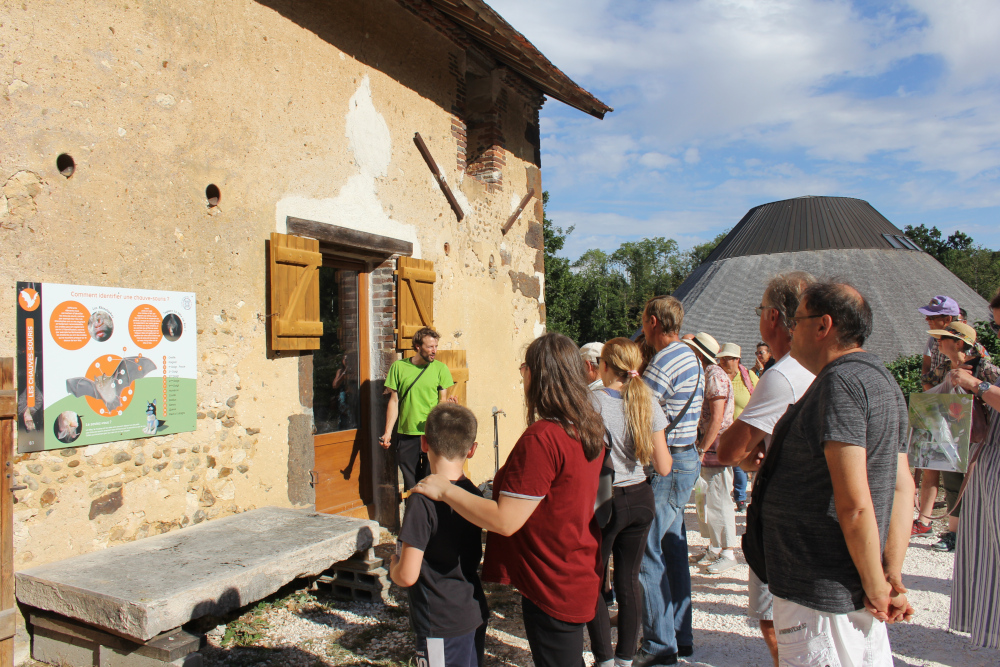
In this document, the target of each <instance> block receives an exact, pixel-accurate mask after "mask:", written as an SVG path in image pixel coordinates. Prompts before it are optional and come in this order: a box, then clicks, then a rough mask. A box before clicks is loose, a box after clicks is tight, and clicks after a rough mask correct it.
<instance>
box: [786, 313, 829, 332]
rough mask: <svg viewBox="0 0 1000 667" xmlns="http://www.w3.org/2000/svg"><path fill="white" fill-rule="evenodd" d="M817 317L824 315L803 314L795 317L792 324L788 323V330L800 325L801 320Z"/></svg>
mask: <svg viewBox="0 0 1000 667" xmlns="http://www.w3.org/2000/svg"><path fill="white" fill-rule="evenodd" d="M817 317H823V316H822V315H801V316H799V317H793V318H792V322H791V324H789V325H788V330H789V331H793V330H794V329H795V327H797V326H799V322H800V321H801V320H811V319H814V318H817Z"/></svg>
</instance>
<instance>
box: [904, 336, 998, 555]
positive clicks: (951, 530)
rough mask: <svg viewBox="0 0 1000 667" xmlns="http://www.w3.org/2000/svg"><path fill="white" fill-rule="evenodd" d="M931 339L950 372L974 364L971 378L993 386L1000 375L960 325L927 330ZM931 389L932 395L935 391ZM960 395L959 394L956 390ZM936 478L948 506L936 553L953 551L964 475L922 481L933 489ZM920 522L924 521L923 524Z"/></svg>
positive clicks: (930, 505) (926, 475) (928, 501)
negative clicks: (946, 529) (945, 358)
mask: <svg viewBox="0 0 1000 667" xmlns="http://www.w3.org/2000/svg"><path fill="white" fill-rule="evenodd" d="M927 333H929V334H930V335H931V336H932V337H933V338H935V339H936V340H937V341H938V347H939V349H940V350H941V353H942V354H943V355H945V356H946V357H948V359H949V361H950V362H951V368H962V367H963V366H966V365H967V364H970V363H974V364H975V369H974V373H973V375H974V377H975V378H976V379H978V380H979V381H986V382H990V383H993V382H996V380H997V376H998V375H1000V369H998V368H997V367H996V366H994V365H993V364H992V363H991V362H990V361H989V360H987V359H986V358H981V357H978V355H977V354H976V347H975V346H976V330H975V329H973V328H972V327H970V326H969V325H968V324H965V323H964V322H952V323H951V324H949V325H948V326H946V327H945V328H944V329H931V330H930V331H928V332H927ZM945 383H948V390H951V384H950V383H951V380H950V378H949V376H945V380H944V383H942V384H945ZM938 386H939V387H941V385H938ZM939 390H940V389H935V390H934V391H939ZM959 391H960V392H961V390H959ZM938 475H940V481H941V484H942V486H944V498H945V502H946V504H947V506H948V532H946V533H945V534H944V535H942V536H941V541H940V542H937V543H935V544H933V545H932V546H931V548H932V549H935V550H937V551H954V550H955V540H956V534H957V531H958V517H959V514H960V513H961V507H956V504H957V502H958V492H959V490H960V489H961V487H962V480H963V479H965V475H964V474H962V473H960V472H951V471H940V472H939V471H937V470H924V471H923V479H924V480H925V481H926V482H927V483H928V484H930V485H931V486H933V487H934V488H937V483H936V482H937V480H935V479H934V478H935V477H937V476H938ZM928 495H929V494H921V496H920V507H919V510H920V517H919V518H918V519H917V520H918V521H920V523H921V524H922V525H928V524H929V523H930V519H931V512H932V511H933V509H934V500H935V499H936V498H935V497H927V496H928ZM923 519H926V520H927V523H926V524H924V522H923V521H922V520H923Z"/></svg>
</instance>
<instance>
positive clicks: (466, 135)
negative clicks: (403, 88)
mask: <svg viewBox="0 0 1000 667" xmlns="http://www.w3.org/2000/svg"><path fill="white" fill-rule="evenodd" d="M397 1H398V2H399V4H400V5H402V6H403V7H404V8H406V9H407V10H408V11H410V12H411V13H413V14H414V15H416V16H417V17H419V18H420V19H422V20H423V21H424V22H425V23H427V24H428V25H430V26H432V27H433V28H434V29H435V30H437V31H438V32H440V33H441V34H442V35H444V36H445V37H447V38H448V39H449V40H451V42H452V43H453V44H455V45H456V46H458V47H459V48H461V49H462V50H463V51H466V52H467V51H469V50H475V51H477V52H480V49H479V47H478V45H477V44H476V43H475V42H474V41H473V40H472V39H471V38H470V37H469V35H468V33H466V32H465V31H464V30H463V29H462V28H461V27H459V26H458V25H456V24H455V23H454V22H453V21H452V20H451V19H449V18H448V17H447V16H445V15H444V14H442V13H441V12H440V11H438V10H437V9H435V8H434V7H433V6H432V5H431V4H430V3H429V2H427V1H426V0H397ZM490 60H491V58H490ZM499 69H500V75H501V81H502V82H503V83H504V86H505V88H504V89H503V90H501V92H500V95H499V97H498V98H497V102H496V105H495V106H494V108H493V109H491V110H490V112H489V113H488V114H486V115H485V116H484V117H482V118H476V119H470V118H468V114H467V112H466V89H465V71H464V68H463V67H462V66H461V63H460V60H459V56H458V54H454V53H453V54H451V55H449V57H448V71H449V73H450V74H451V75H452V76H453V77H454V79H455V101H454V104H453V105H452V109H451V111H452V116H451V136H452V137H453V138H454V139H455V144H456V152H455V160H456V163H457V165H458V169H459V170H460V171H465V172H466V173H467V174H468V175H469V176H472V177H473V178H475V179H476V180H478V181H480V182H482V183H485V184H486V190H487V192H502V191H503V168H504V166H505V165H506V164H507V160H506V139H505V137H504V132H503V127H502V125H501V120H500V119H501V118H502V117H503V114H504V113H505V112H506V110H507V104H508V93H507V88H509V89H510V90H512V91H514V92H515V93H516V94H518V95H519V96H521V97H522V98H524V99H525V100H527V102H528V103H529V104H530V105H531V106H533V107H534V108H535V112H536V114H537V112H538V110H540V109H541V108H542V104H543V103H544V102H545V96H544V95H543V94H542V93H541V92H540V91H539V90H538V89H536V88H535V87H534V86H533V85H531V83H529V82H528V80H527V79H525V78H524V77H523V76H521V75H520V74H518V73H517V72H514V71H512V70H510V69H508V68H506V67H503V66H500V67H499ZM470 157H471V160H470ZM537 158H538V156H537V155H536V162H538V161H539V160H538V159H537Z"/></svg>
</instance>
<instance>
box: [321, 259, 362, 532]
mask: <svg viewBox="0 0 1000 667" xmlns="http://www.w3.org/2000/svg"><path fill="white" fill-rule="evenodd" d="M320 252H321V254H322V255H323V263H322V264H321V265H320V269H324V268H327V269H329V268H333V269H346V270H349V271H356V272H357V274H358V393H359V398H360V401H361V405H360V409H361V414H360V415H359V416H358V428H357V429H355V430H354V434H355V435H354V437H353V438H352V439H350V440H352V441H353V443H354V451H353V452H352V460H354V465H355V466H356V469H357V471H358V472H357V474H356V476H353V477H354V478H355V479H356V480H357V483H358V496H359V502H352V503H349V504H347V505H337V506H333V507H331V508H325V509H320V508H319V507H318V503H317V511H319V512H328V513H331V514H340V513H350V514H352V515H357V514H359V513H364V514H365V517H364V518H367V517H368V516H369V515H374V513H375V510H374V498H373V497H372V496H373V494H372V493H371V492H370V491H369V492H368V493H366V490H368V489H367V488H366V487H370V485H371V482H370V480H369V479H367V478H369V477H370V476H371V475H370V474H368V475H365V474H364V473H366V472H368V470H367V468H370V466H371V461H370V459H371V457H370V455H369V453H368V451H367V449H368V447H367V446H366V445H367V443H368V441H369V439H370V438H369V423H368V422H369V421H370V412H371V397H370V396H369V394H370V393H371V392H370V387H371V360H370V354H371V325H370V318H369V310H370V307H371V303H370V298H369V294H370V286H369V273H370V272H371V268H370V267H369V265H368V263H367V262H364V261H359V260H357V259H353V258H348V257H344V256H342V255H340V254H338V253H335V252H331V251H329V250H325V249H324V248H323V247H322V244H321V245H320ZM311 393H312V394H313V400H314V401H315V392H314V391H313V392H311ZM350 432H351V431H334V432H332V433H322V434H313V443H312V445H313V462H314V463H313V473H314V475H313V477H314V486H315V487H317V489H316V490H318V486H319V484H321V483H322V480H320V479H318V476H319V473H318V472H317V471H316V469H317V468H318V466H317V465H316V458H315V456H316V449H317V448H318V447H324V446H328V445H334V444H343V443H345V442H347V441H348V439H349V438H348V437H345V435H344V434H346V433H350ZM355 457H357V458H356V459H355ZM318 495H319V494H318V493H317V496H318ZM366 495H367V496H368V497H367V498H366V497H365V496H366Z"/></svg>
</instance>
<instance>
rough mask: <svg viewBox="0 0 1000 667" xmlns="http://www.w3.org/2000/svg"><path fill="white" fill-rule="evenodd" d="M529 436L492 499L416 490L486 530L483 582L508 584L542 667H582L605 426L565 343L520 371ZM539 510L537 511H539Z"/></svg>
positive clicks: (439, 488) (556, 340)
mask: <svg viewBox="0 0 1000 667" xmlns="http://www.w3.org/2000/svg"><path fill="white" fill-rule="evenodd" d="M521 378H522V380H523V382H524V398H525V403H526V404H527V422H528V428H527V429H525V431H524V433H523V434H521V437H520V438H519V439H518V441H517V442H516V443H515V444H514V448H513V449H512V450H511V452H510V454H509V455H508V456H507V462H506V463H504V465H503V466H502V467H501V468H500V470H498V471H497V473H496V476H495V477H494V479H493V498H494V499H493V500H487V499H486V498H483V497H481V496H477V495H475V494H472V493H469V492H468V491H466V490H464V489H462V488H461V487H459V486H456V485H454V484H452V483H451V482H450V481H449V480H448V478H447V477H445V476H443V475H430V476H429V477H425V478H424V479H423V480H422V481H421V482H419V483H418V484H417V485H416V486H414V487H413V490H414V491H415V492H416V493H422V494H424V495H425V496H427V497H428V498H430V499H431V500H440V501H443V502H445V503H447V504H448V505H449V506H450V507H451V508H452V509H454V510H455V511H456V512H458V514H460V515H461V516H462V517H464V518H465V519H467V520H468V521H469V522H471V523H473V524H475V525H477V526H480V527H482V528H485V529H486V530H488V531H489V534H488V535H487V537H486V555H485V557H484V559H483V574H482V579H483V581H492V582H496V583H501V584H511V585H513V586H515V587H516V588H517V590H518V591H519V592H520V593H521V613H522V618H523V621H524V631H525V634H526V635H527V639H528V646H530V648H531V657H532V660H533V661H534V663H535V665H537V666H538V667H580V665H581V664H583V626H584V624H585V623H587V621H589V620H590V619H591V618H593V616H594V608H595V607H596V605H597V600H598V598H599V591H600V586H601V577H600V575H599V574H598V571H597V563H598V559H599V554H600V538H601V531H600V528H598V526H597V522H596V521H594V501H595V500H596V499H597V485H598V479H599V478H600V474H601V465H602V464H603V461H604V457H603V454H604V444H603V443H604V426H603V424H602V423H601V415H600V414H599V413H598V412H597V409H596V405H595V398H594V392H591V391H590V390H589V389H588V388H587V381H586V377H585V376H584V373H583V364H582V363H581V362H580V352H579V350H578V349H577V347H576V345H575V344H574V343H573V341H571V340H570V339H569V338H567V337H566V336H563V335H560V334H556V333H549V334H545V335H544V336H541V337H539V338H536V339H535V340H534V341H533V342H532V343H531V345H529V346H528V350H527V352H526V353H525V355H524V363H523V364H521ZM536 510H537V511H536Z"/></svg>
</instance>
